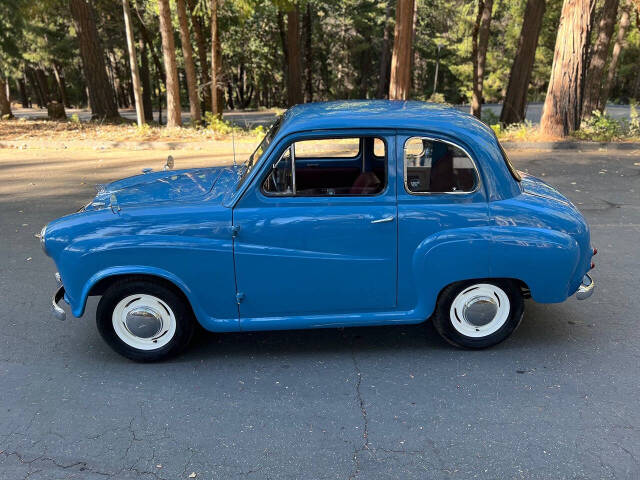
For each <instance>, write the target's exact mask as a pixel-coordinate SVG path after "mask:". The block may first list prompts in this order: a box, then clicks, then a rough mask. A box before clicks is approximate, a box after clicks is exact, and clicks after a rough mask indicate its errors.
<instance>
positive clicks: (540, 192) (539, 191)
mask: <svg viewBox="0 0 640 480" xmlns="http://www.w3.org/2000/svg"><path fill="white" fill-rule="evenodd" d="M519 173H520V176H521V177H522V181H521V182H520V185H521V187H522V190H523V191H524V192H525V193H528V194H530V195H535V196H537V197H543V198H548V199H550V200H557V201H560V202H562V203H566V204H567V205H572V203H571V202H570V201H569V199H568V198H567V197H565V196H564V195H562V194H561V193H560V192H559V191H558V190H556V189H555V188H553V187H552V186H551V185H549V184H548V183H547V182H545V181H544V180H541V179H539V178H537V177H534V176H532V175H529V174H527V173H524V172H519Z"/></svg>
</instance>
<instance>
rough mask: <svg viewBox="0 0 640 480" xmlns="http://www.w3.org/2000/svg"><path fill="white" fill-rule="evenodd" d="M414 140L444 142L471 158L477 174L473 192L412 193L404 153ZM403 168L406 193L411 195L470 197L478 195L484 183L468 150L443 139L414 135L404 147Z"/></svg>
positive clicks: (406, 141)
mask: <svg viewBox="0 0 640 480" xmlns="http://www.w3.org/2000/svg"><path fill="white" fill-rule="evenodd" d="M414 138H419V139H420V140H429V141H431V142H442V143H446V144H449V145H452V146H454V147H456V148H458V149H460V150H462V151H463V152H464V153H465V155H466V156H467V157H468V158H469V160H470V161H471V164H472V165H473V169H474V170H475V172H476V186H475V188H474V189H473V190H469V191H468V192H466V191H465V192H463V191H459V192H412V191H411V190H409V187H408V185H407V162H406V161H405V158H404V155H405V154H404V152H405V151H406V149H407V143H408V142H409V140H412V139H414ZM402 168H403V170H404V179H403V182H404V191H405V192H407V193H408V194H409V195H470V194H472V193H476V192H477V191H478V190H480V183H481V182H482V178H481V177H480V170H478V166H477V165H476V161H475V160H474V159H473V157H472V156H471V154H470V153H469V152H468V151H467V149H466V148H463V147H461V146H460V145H458V144H456V143H453V142H450V141H448V140H443V139H441V138H432V137H424V136H420V135H413V136H411V137H408V138H407V139H406V140H405V141H404V145H403V146H402Z"/></svg>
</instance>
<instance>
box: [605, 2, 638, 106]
mask: <svg viewBox="0 0 640 480" xmlns="http://www.w3.org/2000/svg"><path fill="white" fill-rule="evenodd" d="M631 7H632V4H631V2H630V1H628V2H626V4H625V5H624V7H623V8H622V14H621V15H620V23H619V25H618V36H617V37H616V43H615V44H614V45H613V52H611V61H610V62H609V71H608V72H607V79H606V80H605V82H604V86H603V87H602V95H600V99H599V101H598V110H600V111H601V112H604V108H605V107H606V105H607V100H609V95H611V89H612V88H613V80H614V79H615V76H616V69H617V68H618V60H619V59H620V53H621V52H622V48H623V47H624V38H625V35H626V34H627V29H628V28H629V24H630V23H631V19H630V15H629V10H631Z"/></svg>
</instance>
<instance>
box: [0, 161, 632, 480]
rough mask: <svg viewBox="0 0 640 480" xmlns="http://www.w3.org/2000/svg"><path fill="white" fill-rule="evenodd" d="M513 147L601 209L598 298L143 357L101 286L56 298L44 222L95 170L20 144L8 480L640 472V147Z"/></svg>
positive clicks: (9, 290)
mask: <svg viewBox="0 0 640 480" xmlns="http://www.w3.org/2000/svg"><path fill="white" fill-rule="evenodd" d="M61 155H64V152H63V153H62V154H61ZM513 158H514V160H515V163H516V165H517V166H518V167H519V168H521V169H525V170H528V171H530V172H532V173H533V174H536V175H539V176H542V177H544V178H545V179H546V180H547V181H549V182H551V183H552V184H555V185H557V186H559V187H560V189H561V190H562V191H563V192H565V193H566V194H568V196H569V197H570V198H571V199H572V200H573V201H575V202H576V203H577V204H578V205H579V206H580V208H581V209H582V211H583V212H584V213H585V215H586V216H587V218H588V220H589V222H590V224H591V227H592V235H593V243H594V245H596V246H598V249H599V251H600V253H599V254H598V256H597V257H596V259H595V261H596V263H597V267H596V270H595V273H594V278H595V281H596V282H597V287H596V292H595V294H594V295H593V296H592V297H591V298H590V299H589V300H586V301H583V302H579V301H577V300H575V299H574V298H572V299H569V300H568V301H567V302H565V303H563V304H552V305H542V304H536V303H534V302H532V301H527V304H526V313H525V319H524V321H523V324H522V325H521V327H520V328H519V330H518V331H517V332H516V333H515V334H514V335H513V336H512V337H511V338H510V339H508V340H507V341H505V342H504V343H502V344H501V345H499V346H497V347H495V348H493V349H490V350H486V351H477V352H476V351H462V350H456V349H454V348H452V347H450V346H448V345H447V344H445V343H444V342H443V341H442V340H441V339H440V338H439V337H438V335H437V334H436V333H435V331H434V329H433V328H432V327H431V326H430V325H426V326H416V327H384V328H358V329H345V330H343V331H340V330H318V331H291V332H273V333H259V334H255V333H254V334H226V335H219V336H216V335H210V334H202V335H200V336H199V337H198V338H197V340H196V342H195V344H194V345H193V346H192V348H191V349H190V350H189V351H188V352H187V353H186V354H185V355H183V356H181V357H180V358H178V359H176V360H174V361H171V362H167V363H162V364H153V365H139V364H135V363H131V362H129V361H127V360H125V359H123V358H121V357H119V356H118V355H116V354H115V353H112V352H111V350H109V348H108V347H107V346H106V345H105V344H104V343H103V342H102V341H101V339H100V338H99V336H98V333H97V331H96V328H95V324H94V310H95V306H96V301H95V300H92V301H91V302H90V304H89V306H88V308H87V314H86V315H85V317H84V318H82V319H73V318H70V319H68V320H67V321H66V322H63V323H61V322H58V321H56V320H54V319H53V318H52V317H51V315H50V314H49V296H50V295H51V293H52V292H53V289H54V286H55V284H54V281H53V272H54V271H55V267H54V265H53V263H52V262H51V260H50V259H48V258H46V257H45V256H44V255H43V254H42V253H41V251H40V247H39V245H38V241H37V239H36V238H34V236H33V235H34V233H35V232H37V231H38V230H39V228H40V226H41V225H43V224H44V223H45V222H47V221H49V220H51V219H53V218H55V217H57V216H60V215H62V214H64V213H67V212H71V211H73V210H75V209H76V208H77V207H78V206H79V205H81V204H82V203H83V202H85V201H86V200H87V199H88V198H89V196H90V194H91V190H92V189H91V187H90V184H91V183H90V181H91V179H92V178H93V177H92V174H91V172H90V171H89V173H88V174H87V175H88V178H85V180H86V184H81V183H80V182H79V179H77V180H78V182H77V183H73V184H71V183H70V185H72V187H71V188H70V189H68V190H64V191H62V190H55V189H54V190H52V189H51V188H49V186H50V185H51V182H53V181H54V178H53V177H55V176H56V175H52V174H42V173H39V172H41V171H40V170H37V169H36V168H35V167H36V166H37V165H38V162H39V160H37V159H35V160H32V162H33V166H34V172H38V173H34V174H33V175H34V177H33V179H31V180H29V179H28V178H27V179H17V178H15V177H13V176H12V173H11V172H12V171H13V170H15V169H16V168H18V167H17V166H18V165H19V164H20V160H19V157H18V153H16V160H15V161H14V162H11V161H5V162H4V163H2V164H0V175H1V176H2V180H1V183H0V192H1V191H3V190H2V188H5V187H6V188H5V190H4V191H5V194H3V195H0V225H1V226H2V228H1V229H0V289H1V291H2V295H1V296H0V479H2V480H16V479H22V478H29V479H31V480H40V479H82V480H94V479H102V480H104V479H105V478H113V479H186V478H194V477H193V475H194V474H195V475H196V476H195V478H196V479H231V478H249V479H267V478H268V479H301V478H304V479H345V480H346V479H350V478H358V479H374V478H375V479H398V478H400V479H412V478H415V479H463V480H468V479H472V478H480V479H497V478H500V479H506V478H509V479H518V478H526V479H554V480H557V479H637V478H639V477H640V465H639V461H640V409H639V406H640V404H639V398H640V386H639V382H638V381H639V379H640V376H639V369H638V366H639V365H640V363H639V362H640V328H638V312H639V311H640V296H639V295H638V271H640V247H639V243H640V242H639V240H640V195H639V192H640V180H639V179H640V155H639V154H638V152H635V153H631V152H610V153H607V152H595V153H594V152H592V153H585V152H564V151H563V152H538V151H529V152H524V153H518V154H513ZM12 169H13V170H12ZM118 173H119V172H118V171H117V170H114V171H113V174H114V175H117V174H118ZM68 175H71V177H69V178H70V180H69V182H71V181H72V180H73V178H72V176H73V171H72V172H68ZM5 182H7V183H5ZM11 182H13V183H11ZM32 183H34V184H36V186H34V185H32ZM11 189H12V190H11ZM6 192H12V193H6ZM25 225H26V226H25ZM267 275H268V272H265V277H267ZM203 281H206V279H203ZM265 281H268V278H265Z"/></svg>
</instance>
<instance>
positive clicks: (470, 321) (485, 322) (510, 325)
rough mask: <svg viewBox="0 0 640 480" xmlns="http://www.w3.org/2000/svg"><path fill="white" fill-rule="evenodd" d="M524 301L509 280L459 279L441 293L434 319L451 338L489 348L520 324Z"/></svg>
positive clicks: (462, 342)
mask: <svg viewBox="0 0 640 480" xmlns="http://www.w3.org/2000/svg"><path fill="white" fill-rule="evenodd" d="M523 313H524V301H523V297H522V293H521V291H520V288H519V287H518V285H516V284H515V283H514V282H512V281H509V280H478V281H466V282H459V283H455V284H453V285H449V286H448V287H446V288H445V289H444V290H443V291H442V292H441V293H440V296H439V297H438V302H437V306H436V312H435V314H434V316H433V322H434V326H435V328H436V330H437V331H438V332H439V333H440V334H441V335H442V336H443V337H444V338H445V340H447V341H448V342H450V343H452V344H454V345H456V346H460V347H466V348H486V347H490V346H492V345H495V344H497V343H500V342H501V341H502V340H504V339H505V338H507V337H508V336H509V335H511V333H513V331H514V330H515V329H516V328H517V327H518V325H519V324H520V321H521V320H522V315H523Z"/></svg>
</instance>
